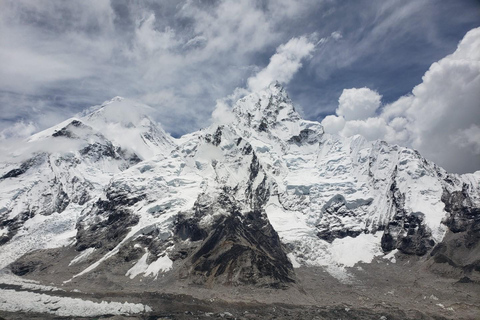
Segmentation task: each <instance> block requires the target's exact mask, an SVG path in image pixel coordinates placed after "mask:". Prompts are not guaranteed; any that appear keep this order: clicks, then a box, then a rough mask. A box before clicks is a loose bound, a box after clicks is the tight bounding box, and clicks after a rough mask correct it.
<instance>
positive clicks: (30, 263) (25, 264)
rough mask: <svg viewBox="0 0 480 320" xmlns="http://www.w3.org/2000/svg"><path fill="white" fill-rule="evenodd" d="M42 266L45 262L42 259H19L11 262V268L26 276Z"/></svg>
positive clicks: (15, 272)
mask: <svg viewBox="0 0 480 320" xmlns="http://www.w3.org/2000/svg"><path fill="white" fill-rule="evenodd" d="M42 267H44V263H43V262H42V261H41V260H28V259H18V260H17V261H15V262H13V263H12V264H10V270H12V272H13V274H15V275H17V276H24V275H26V274H29V273H32V272H34V271H35V270H37V269H39V268H42Z"/></svg>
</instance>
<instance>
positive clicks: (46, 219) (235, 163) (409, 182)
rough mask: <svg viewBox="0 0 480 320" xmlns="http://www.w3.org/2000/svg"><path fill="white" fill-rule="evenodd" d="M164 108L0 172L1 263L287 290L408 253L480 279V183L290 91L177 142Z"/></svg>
mask: <svg viewBox="0 0 480 320" xmlns="http://www.w3.org/2000/svg"><path fill="white" fill-rule="evenodd" d="M151 111H152V110H151V109H150V108H149V107H147V106H145V105H141V104H138V103H135V102H133V101H129V100H126V99H122V98H118V97H117V98H114V99H113V100H112V101H110V102H107V103H105V104H103V105H101V106H98V107H94V108H92V109H91V110H88V111H86V112H85V113H84V114H82V115H79V116H78V117H76V118H72V119H69V120H67V121H65V122H63V123H61V124H59V125H57V126H55V127H53V128H50V129H47V130H45V131H42V132H40V133H38V134H36V135H34V136H32V137H31V138H29V139H28V140H27V141H26V142H25V144H24V145H22V146H21V147H20V148H19V149H18V150H17V151H16V153H15V154H13V155H12V156H11V157H10V158H9V159H10V160H9V161H8V162H5V163H2V164H0V168H1V171H0V177H1V178H0V190H2V192H1V193H0V228H1V229H0V235H1V238H0V243H1V246H0V256H1V257H2V259H1V264H0V267H2V268H3V267H6V268H9V269H11V270H12V271H13V272H14V273H15V274H17V275H27V274H41V273H42V272H43V273H48V272H53V271H55V272H58V273H57V274H58V277H59V278H61V280H62V281H65V283H69V282H71V281H82V279H84V278H89V279H91V278H92V277H95V274H96V273H98V272H97V271H98V270H103V271H105V270H107V269H108V272H111V273H114V274H117V275H119V278H115V279H117V280H116V281H123V280H119V279H122V277H123V279H125V281H127V280H128V281H136V279H140V281H141V279H142V278H145V277H147V278H151V279H159V278H161V277H163V276H164V275H174V276H173V278H177V279H188V281H191V282H192V283H196V284H202V285H207V286H208V285H212V284H215V283H222V284H254V285H257V286H269V287H285V286H288V285H289V284H291V283H294V282H295V281H296V280H295V269H296V268H298V267H301V266H305V267H309V266H320V267H324V268H325V269H326V270H327V271H328V272H329V273H331V274H332V275H334V276H335V277H337V278H339V279H342V280H348V279H349V277H350V274H349V272H348V267H352V266H354V265H355V264H356V263H358V262H365V263H369V262H371V261H372V260H373V259H374V258H375V257H386V258H388V259H391V260H394V259H395V254H406V255H416V256H424V257H425V260H426V263H431V264H433V263H448V264H449V265H450V266H452V267H454V268H460V269H461V270H462V272H465V273H466V274H468V275H469V276H473V277H478V270H479V269H480V260H479V256H480V255H479V254H478V251H479V249H480V244H479V243H480V241H479V237H478V233H479V227H480V172H477V173H474V174H466V175H456V174H448V173H447V172H445V170H443V169H442V168H440V167H438V166H437V165H435V164H434V163H432V162H430V161H428V160H426V159H424V158H423V157H422V156H421V155H420V154H419V153H418V152H417V151H415V150H411V149H408V148H404V147H399V146H395V145H389V144H387V143H385V142H383V141H373V142H372V141H367V140H365V139H364V138H363V137H361V136H354V137H350V138H344V137H339V136H332V135H329V134H325V133H324V131H323V128H322V126H321V125H320V124H319V123H318V122H314V121H307V120H303V119H302V118H301V117H300V115H299V114H298V113H297V112H296V111H295V109H294V107H293V104H292V102H291V100H290V99H289V98H288V96H287V93H286V92H285V90H284V89H283V88H282V87H281V86H280V85H279V84H278V83H274V84H272V85H270V86H269V87H268V88H266V89H264V90H263V91H260V92H257V93H253V94H251V95H249V96H246V97H244V98H242V99H240V100H239V101H238V102H237V103H236V104H235V106H234V108H233V110H232V112H233V116H232V117H231V118H232V119H231V120H229V121H224V122H223V123H222V124H221V125H217V124H214V125H212V126H210V127H208V128H206V129H204V130H200V131H198V132H194V133H191V134H188V135H185V136H183V137H181V138H179V139H174V138H172V137H170V136H169V135H168V134H166V133H165V132H164V131H163V130H162V129H161V128H160V126H159V125H158V124H156V123H155V122H154V121H153V120H151V118H150V117H149V116H148V114H149V113H150V112H151ZM460 247H461V250H459V249H458V248H460ZM36 249H50V250H53V251H52V252H55V254H54V255H50V258H51V257H52V256H54V261H56V262H55V263H46V262H45V261H43V260H42V259H41V257H42V254H47V253H48V252H49V251H48V250H44V251H41V252H40V251H32V250H36ZM38 252H40V258H39V253H38ZM24 254H26V255H24ZM50 258H49V259H50ZM59 270H61V272H60V271H59ZM103 271H102V272H103ZM472 274H473V275H472ZM132 279H133V280H132Z"/></svg>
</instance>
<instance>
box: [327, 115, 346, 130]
mask: <svg viewBox="0 0 480 320" xmlns="http://www.w3.org/2000/svg"><path fill="white" fill-rule="evenodd" d="M322 126H323V129H324V130H325V132H326V133H332V134H336V133H339V132H340V131H341V130H342V129H343V128H344V127H345V118H344V117H338V116H335V115H329V116H326V117H325V118H324V119H323V120H322Z"/></svg>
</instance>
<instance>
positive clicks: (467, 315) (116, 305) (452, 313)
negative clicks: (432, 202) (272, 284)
mask: <svg viewBox="0 0 480 320" xmlns="http://www.w3.org/2000/svg"><path fill="white" fill-rule="evenodd" d="M416 259H417V258H416V257H412V256H403V257H400V258H399V259H397V261H396V263H391V262H386V261H385V260H375V261H373V263H371V264H360V265H357V266H356V267H354V268H350V269H349V270H348V272H349V274H350V277H349V278H348V279H344V280H343V282H339V281H338V280H337V279H335V278H334V277H332V276H331V275H330V274H329V273H328V272H326V271H325V270H323V269H321V268H305V267H302V268H299V269H296V274H297V283H296V284H295V285H293V286H291V287H289V288H288V289H267V288H257V287H249V286H237V287H235V286H223V285H221V286H220V285H219V286H214V287H211V288H205V287H204V286H194V285H191V284H188V283H186V282H185V283H183V282H181V281H178V280H176V281H173V282H172V281H171V279H167V278H168V277H166V278H164V279H158V280H157V281H152V280H151V279H150V280H149V281H147V278H143V277H141V278H143V279H142V280H143V283H142V282H140V281H139V280H140V279H138V278H137V280H138V281H137V282H136V284H135V282H128V283H127V282H126V283H125V285H124V286H123V287H121V288H119V290H114V291H112V290H109V289H106V288H108V287H109V284H108V283H107V282H108V281H112V280H113V279H112V278H108V279H107V278H102V277H101V276H98V279H96V280H95V281H91V282H90V281H84V282H83V285H82V287H77V288H74V286H78V283H80V282H77V283H76V284H71V285H69V284H66V285H65V286H63V287H61V286H55V287H56V288H59V287H61V288H62V289H56V288H52V287H42V286H39V285H36V284H34V283H33V282H28V280H15V279H18V278H15V277H10V278H8V277H3V279H10V280H9V281H3V282H4V283H3V284H2V285H1V286H0V310H7V311H0V319H1V318H3V319H26V318H28V319H118V320H120V319H211V318H224V319H381V320H384V319H478V317H479V315H480V305H479V304H478V302H479V301H480V283H478V282H476V281H473V282H465V280H464V281H459V279H455V278H454V276H455V275H454V274H451V275H450V276H451V277H449V278H447V277H439V276H438V275H436V274H433V273H431V272H430V271H428V270H426V269H425V264H424V263H418V262H417V261H416ZM1 279H2V278H1V277H0V280H1ZM12 279H14V280H12ZM43 280H44V281H43V283H46V282H45V279H43ZM52 280H53V278H52ZM22 281H27V282H22ZM102 281H105V286H104V288H102V287H101V285H99V284H100V283H101V282H102ZM0 282H1V281H0ZM5 282H7V283H5ZM85 292H93V293H85ZM22 297H23V298H22ZM9 299H10V300H9ZM12 299H16V300H15V301H16V302H13V301H12ZM22 299H24V300H23V301H22ZM106 301H108V302H110V303H107V302H106ZM127 301H128V302H127ZM15 304H17V305H18V306H19V307H18V308H17V309H8V308H7V307H8V305H10V307H12V305H15ZM6 306H7V307H6ZM39 306H43V309H39ZM62 308H63V309H62ZM82 308H84V309H82ZM47 309H48V310H47ZM8 310H9V311H8ZM82 310H87V311H88V312H90V313H89V315H90V316H86V317H85V316H83V315H85V314H87V313H82V312H87V311H82ZM39 311H41V312H43V313H39ZM69 312H70V313H69ZM95 312H97V314H95Z"/></svg>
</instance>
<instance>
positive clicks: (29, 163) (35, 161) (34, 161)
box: [0, 153, 46, 180]
mask: <svg viewBox="0 0 480 320" xmlns="http://www.w3.org/2000/svg"><path fill="white" fill-rule="evenodd" d="M45 160H46V154H44V153H40V154H37V155H35V156H34V157H32V158H30V159H28V160H26V161H24V162H23V163H22V164H21V165H20V167H19V168H16V169H12V170H10V171H8V172H7V173H6V174H4V175H3V176H2V177H1V178H0V180H3V179H7V178H16V177H18V176H20V175H22V174H24V173H25V172H27V170H28V169H30V168H32V167H34V166H38V165H40V164H41V163H43V162H44V161H45Z"/></svg>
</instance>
